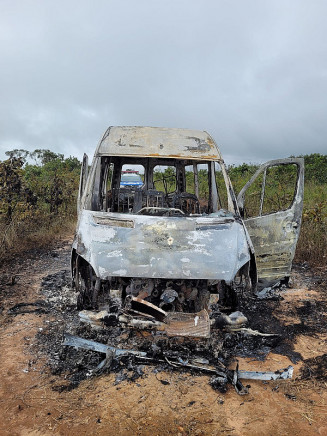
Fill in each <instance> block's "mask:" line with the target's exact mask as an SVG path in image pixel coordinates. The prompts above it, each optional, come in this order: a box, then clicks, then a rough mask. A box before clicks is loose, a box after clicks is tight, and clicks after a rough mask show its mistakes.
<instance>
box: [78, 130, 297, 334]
mask: <svg viewBox="0 0 327 436" xmlns="http://www.w3.org/2000/svg"><path fill="white" fill-rule="evenodd" d="M285 167H288V168H291V169H292V171H291V172H292V174H293V176H292V177H293V181H292V183H293V187H292V188H291V190H290V192H289V193H288V195H287V196H285V198H286V197H287V198H286V200H285V201H284V202H283V203H282V204H279V205H278V207H279V209H278V207H273V208H270V209H269V208H268V206H267V204H268V203H267V201H266V197H267V191H268V190H269V186H270V185H269V183H270V182H269V180H268V179H269V176H270V175H271V174H272V173H274V177H275V176H276V174H277V176H278V171H279V170H278V169H279V168H282V169H283V168H285ZM130 168H137V169H138V171H139V170H140V174H142V178H143V185H142V186H126V187H125V186H122V185H121V175H122V173H123V172H124V171H126V170H128V171H132V170H130ZM276 171H277V173H276ZM281 171H282V170H281ZM275 173H276V174H275ZM200 176H201V177H200ZM274 180H275V178H274ZM303 180H304V165H303V160H302V159H300V158H288V159H281V160H274V161H270V162H267V163H266V164H264V165H262V166H261V167H260V168H259V169H258V171H257V172H256V173H255V174H254V176H253V177H252V178H251V179H250V181H249V182H248V183H247V184H246V185H245V186H244V188H243V189H242V190H241V191H240V193H239V195H238V197H236V195H235V193H234V190H233V187H232V184H231V181H230V179H229V176H228V173H227V170H226V167H225V164H224V161H223V159H222V157H221V154H220V151H219V149H218V146H217V145H216V143H215V141H214V140H213V138H212V137H211V136H210V135H209V134H208V133H206V132H201V131H195V130H187V129H168V128H155V127H109V129H108V130H107V131H106V132H105V134H104V136H103V137H102V139H101V140H100V142H99V145H98V147H97V149H96V152H95V155H94V159H93V162H92V165H91V167H90V170H89V166H88V159H87V156H86V155H85V156H84V159H83V164H82V169H81V177H80V187H79V196H78V223H77V230H76V234H75V238H74V242H73V247H72V258H71V268H72V276H73V283H74V285H75V287H76V289H77V291H78V292H79V297H78V306H79V308H80V309H94V308H96V309H104V308H105V309H107V310H108V313H118V312H119V313H121V307H124V308H125V309H127V310H128V311H129V313H130V314H133V319H134V321H135V320H137V318H138V317H140V316H147V317H148V319H149V322H150V324H151V322H155V321H154V320H156V322H158V323H159V324H160V323H166V324H168V325H169V329H170V330H169V329H168V330H169V331H170V334H171V335H172V336H173V335H179V330H178V328H179V327H178V326H179V324H178V323H179V322H182V324H183V323H184V324H183V325H184V327H185V323H186V324H187V323H188V322H189V321H190V320H191V324H192V326H191V325H189V329H188V327H187V328H186V330H185V328H184V330H183V329H182V333H181V335H189V336H193V335H194V336H197V335H199V336H201V335H203V336H206V337H208V335H209V329H208V325H210V324H213V323H214V320H213V318H214V317H215V316H216V315H217V313H219V314H221V313H224V312H228V311H229V312H231V311H233V310H235V309H236V308H237V304H238V300H239V298H240V297H241V298H242V297H245V298H246V297H247V296H249V295H251V294H253V293H254V292H255V291H256V288H257V285H258V284H259V285H260V286H266V285H267V284H270V283H275V282H276V281H278V280H284V281H287V280H288V278H289V276H290V272H291V266H292V260H293V257H294V253H295V248H296V243H297V240H298V236H299V231H300V225H301V215H302V205H303ZM203 181H205V186H203ZM200 182H201V183H200ZM200 185H201V186H200ZM249 194H250V196H251V195H252V197H253V195H254V194H255V195H256V198H257V205H258V208H257V210H256V212H253V205H252V206H251V207H250V208H249V207H248V205H247V201H248V198H247V196H249ZM251 208H252V210H251V211H249V210H250V209H251ZM191 314H192V315H191ZM188 315H190V316H191V318H188ZM183 317H184V318H183ZM196 317H198V318H196ZM196 319H197V320H196ZM225 319H227V322H232V319H231V318H229V317H227V318H226V317H225ZM201 320H202V321H203V322H202V321H201ZM130 321H131V318H130ZM197 323H198V324H197ZM202 327H203V329H202V330H203V331H202V330H201V328H202ZM199 329H200V333H199V331H198V330H199ZM201 331H202V333H201Z"/></svg>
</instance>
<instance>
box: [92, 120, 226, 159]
mask: <svg viewBox="0 0 327 436" xmlns="http://www.w3.org/2000/svg"><path fill="white" fill-rule="evenodd" d="M97 155H99V156H131V157H134V156H135V157H137V156H140V157H157V158H181V159H196V160H221V154H220V151H219V149H218V146H217V145H216V143H215V141H214V140H213V138H212V137H211V136H210V135H209V134H208V133H207V132H203V131H199V130H189V129H169V128H165V127H109V129H108V130H107V131H106V133H105V134H104V136H103V138H102V140H101V141H100V144H99V145H98V149H97Z"/></svg>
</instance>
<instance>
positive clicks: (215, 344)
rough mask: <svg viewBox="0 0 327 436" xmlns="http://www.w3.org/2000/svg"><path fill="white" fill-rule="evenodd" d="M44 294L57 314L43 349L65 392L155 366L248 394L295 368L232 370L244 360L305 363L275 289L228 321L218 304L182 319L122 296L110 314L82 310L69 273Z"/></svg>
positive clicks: (132, 376) (42, 335) (50, 281)
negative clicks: (277, 313)
mask: <svg viewBox="0 0 327 436" xmlns="http://www.w3.org/2000/svg"><path fill="white" fill-rule="evenodd" d="M42 293H43V295H44V296H45V300H46V303H47V307H48V309H49V313H51V315H52V316H51V319H48V320H46V321H45V327H44V328H43V330H42V331H40V332H39V334H38V339H39V345H41V347H39V350H40V352H41V353H42V354H46V355H47V357H48V362H49V366H50V369H51V372H52V373H53V374H65V378H66V380H67V381H68V384H63V385H61V386H59V387H58V386H57V387H56V388H55V389H58V390H70V389H72V388H74V387H76V386H78V384H79V383H80V382H81V381H82V380H83V379H86V378H88V377H94V376H97V375H100V374H103V373H108V372H113V373H115V374H116V383H119V382H120V381H122V380H130V381H135V380H136V379H137V378H139V377H141V376H143V375H144V366H145V365H150V367H151V368H152V370H153V371H155V372H159V371H186V372H191V373H192V374H201V375H203V374H207V375H208V376H210V378H209V383H210V385H211V386H212V387H213V388H214V389H219V390H220V391H222V392H224V391H226V389H227V387H228V385H232V386H234V388H235V390H236V391H237V392H238V393H239V394H246V393H247V392H248V387H249V386H248V385H245V382H246V381H247V380H250V379H260V380H276V379H281V378H282V379H285V378H291V377H292V372H293V368H292V367H291V366H290V367H288V368H285V369H281V370H280V371H277V372H264V373H262V372H249V371H242V369H241V368H238V365H236V369H234V370H230V369H228V368H229V367H230V366H231V364H232V363H233V362H234V363H236V358H237V356H244V357H245V356H253V357H255V358H256V359H259V360H260V359H261V360H264V359H265V357H266V355H267V354H268V353H269V351H271V350H272V349H274V351H275V352H280V353H281V354H287V355H289V356H290V357H291V359H292V360H293V361H294V362H296V360H298V359H299V358H300V356H297V355H296V354H295V353H293V352H292V346H291V345H290V341H289V339H290V337H291V335H292V333H291V332H290V331H285V329H283V328H282V327H281V326H280V325H279V324H278V321H277V320H276V319H275V318H274V317H273V316H272V315H271V312H272V310H273V308H274V307H276V305H278V304H279V301H280V297H278V295H277V294H274V295H273V296H272V295H271V290H270V295H269V296H268V297H267V298H268V299H265V298H261V299H260V298H256V300H255V304H253V302H252V306H251V308H250V307H249V304H247V305H245V304H243V306H242V312H239V311H237V312H234V313H231V314H229V315H227V314H224V313H223V312H221V311H220V310H218V307H217V302H215V301H213V302H211V303H210V305H211V306H210V305H209V307H208V311H200V312H197V313H183V312H180V313H178V312H165V311H164V310H163V309H160V308H159V309H158V306H155V305H152V304H151V303H147V302H146V300H143V299H139V298H136V297H131V298H130V299H129V301H127V302H126V304H124V305H122V303H121V299H120V298H119V295H117V294H115V295H112V296H111V297H110V301H108V305H107V309H106V310H104V309H102V310H97V311H94V310H93V311H91V310H83V311H78V310H77V308H76V297H77V295H76V294H75V293H74V291H73V290H72V289H71V287H70V277H69V273H68V271H61V272H60V273H57V274H54V275H49V276H47V277H45V278H44V279H43V282H42ZM261 297H262V296H261ZM167 298H168V297H167ZM170 299H171V296H170ZM241 305H242V303H241ZM163 307H164V306H163ZM147 312H150V313H147ZM243 313H244V314H246V315H244V314H243ZM131 314H132V315H131ZM248 317H249V318H248ZM268 317H269V320H268ZM263 319H265V322H262V323H261V321H262V320H263ZM259 326H260V327H261V330H260V331H259ZM267 329H271V331H270V332H269V331H266V332H265V330H267ZM278 350H279V351H278ZM234 367H235V365H234ZM243 383H244V384H243Z"/></svg>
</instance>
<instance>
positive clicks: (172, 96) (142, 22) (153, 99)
mask: <svg viewBox="0 0 327 436" xmlns="http://www.w3.org/2000/svg"><path fill="white" fill-rule="evenodd" d="M326 19H327V1H326V0H321V1H319V0H305V1H304V0H225V1H224V0H160V1H158V0H118V1H113V0H90V1H86V0H76V1H74V0H65V1H62V0H52V1H50V0H0V62H1V68H0V91H1V94H0V96H1V98H0V159H4V158H5V154H4V153H5V151H6V150H11V149H13V148H25V149H28V150H30V151H32V150H34V149H35V148H49V149H51V150H53V151H56V152H60V153H64V154H65V155H66V156H69V155H73V156H77V157H79V158H81V156H82V153H83V152H84V151H85V152H87V153H88V154H89V155H92V154H93V152H94V149H95V147H96V145H97V142H98V140H99V139H100V137H101V135H102V134H103V132H104V131H105V130H106V128H107V127H108V126H110V125H146V126H164V127H184V128H193V129H199V130H207V131H208V132H209V133H210V134H211V135H212V136H213V137H214V138H215V140H216V142H217V143H218V145H219V146H220V149H221V152H222V154H223V157H224V158H225V161H226V162H227V163H228V164H231V163H242V162H243V161H244V162H262V161H265V160H269V159H273V158H279V157H287V156H289V155H298V154H306V153H312V152H319V153H323V154H327V25H326Z"/></svg>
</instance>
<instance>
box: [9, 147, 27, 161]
mask: <svg viewBox="0 0 327 436" xmlns="http://www.w3.org/2000/svg"><path fill="white" fill-rule="evenodd" d="M5 154H6V156H8V157H9V159H13V158H15V159H21V160H22V161H23V163H25V162H26V160H27V157H28V156H29V154H30V152H29V151H28V150H24V149H23V148H15V149H14V150H10V151H6V152H5Z"/></svg>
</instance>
